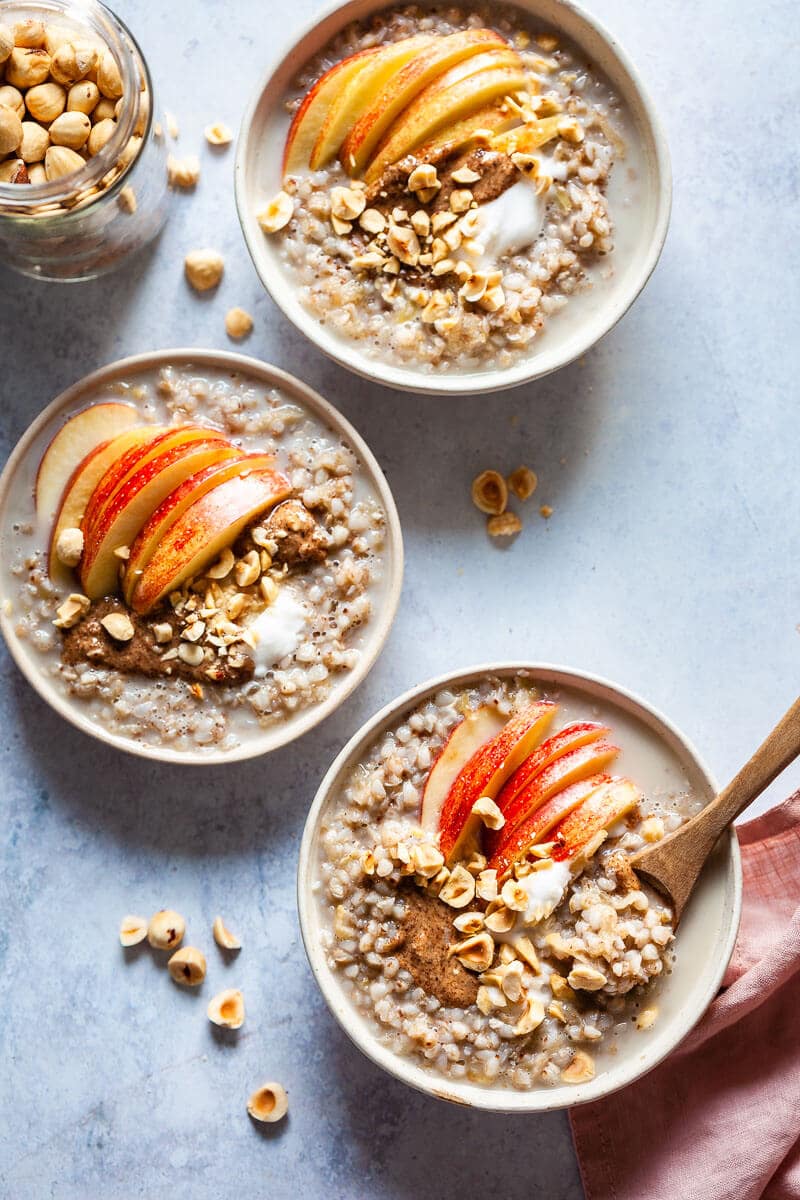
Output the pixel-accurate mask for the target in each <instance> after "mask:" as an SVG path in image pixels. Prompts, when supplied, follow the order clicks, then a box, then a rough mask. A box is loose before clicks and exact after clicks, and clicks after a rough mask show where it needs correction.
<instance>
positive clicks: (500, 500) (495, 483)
mask: <svg viewBox="0 0 800 1200" xmlns="http://www.w3.org/2000/svg"><path fill="white" fill-rule="evenodd" d="M472 502H473V504H474V505H475V506H476V508H479V509H480V510H481V512H483V513H488V514H489V515H490V516H499V515H500V513H503V512H505V509H506V505H507V504H508V488H507V486H506V481H505V479H504V478H503V476H502V475H501V474H500V472H499V471H481V473H480V475H477V476H476V477H475V479H473V481H472Z"/></svg>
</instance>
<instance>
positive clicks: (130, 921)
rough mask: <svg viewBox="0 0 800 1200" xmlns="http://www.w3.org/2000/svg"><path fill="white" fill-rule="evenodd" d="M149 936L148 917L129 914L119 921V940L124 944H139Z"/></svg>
mask: <svg viewBox="0 0 800 1200" xmlns="http://www.w3.org/2000/svg"><path fill="white" fill-rule="evenodd" d="M146 937H147V918H146V917H136V916H133V915H132V914H130V913H129V914H128V915H127V916H125V917H123V918H122V920H121V921H120V923H119V940H120V942H121V943H122V945H123V946H138V945H139V943H140V942H143V941H144V939H145V938H146Z"/></svg>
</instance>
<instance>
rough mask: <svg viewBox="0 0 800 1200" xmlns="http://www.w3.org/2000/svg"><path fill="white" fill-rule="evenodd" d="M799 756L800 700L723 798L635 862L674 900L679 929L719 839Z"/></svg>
mask: <svg viewBox="0 0 800 1200" xmlns="http://www.w3.org/2000/svg"><path fill="white" fill-rule="evenodd" d="M798 754H800V699H798V700H795V702H794V704H793V705H792V707H791V708H790V709H789V711H788V712H787V713H785V714H784V716H783V717H782V718H781V720H780V721H779V722H778V724H777V725H776V726H775V728H774V729H773V730H772V732H771V733H770V734H769V735H768V736H767V737H766V738H765V740H764V741H763V742H762V743H761V745H760V746H759V748H758V749H757V750H756V752H755V754H754V755H753V757H752V758H751V759H750V760H749V761H748V762H746V763H745V765H744V766H743V767H742V769H741V771H739V773H738V775H736V776H735V777H734V778H733V780H732V781H731V782H730V783H729V784H728V786H727V787H726V788H724V789H723V790H722V791H721V792H720V793H719V795H718V796H717V797H716V798H715V799H714V800H712V801H711V803H710V804H707V805H706V807H705V808H704V809H703V810H702V812H699V813H697V815H696V816H694V817H692V819H691V820H690V821H687V822H686V824H685V825H681V827H680V829H676V830H675V832H674V833H671V834H670V835H669V836H668V837H665V838H664V839H663V841H660V842H658V843H656V844H655V845H653V846H647V847H646V848H645V849H644V850H639V851H638V852H637V853H636V854H633V855H632V856H631V858H630V865H631V866H632V867H633V869H634V871H636V873H637V874H638V875H640V876H641V877H642V879H644V880H645V881H646V882H647V883H649V884H651V885H652V886H653V887H654V888H656V890H657V891H659V892H661V894H662V895H663V896H665V897H666V898H667V900H669V902H670V904H671V905H672V910H673V913H674V924H675V926H676V927H677V925H678V922H679V921H680V919H681V916H682V915H683V911H684V909H685V908H686V903H687V901H688V899H689V897H690V895H691V894H692V890H693V888H694V885H695V884H696V883H697V879H698V876H699V875H700V872H701V871H702V869H703V866H704V864H705V861H706V859H707V858H708V856H709V854H710V853H711V851H712V850H713V849H714V847H715V845H716V844H717V841H718V840H719V838H720V836H721V835H722V834H723V833H724V832H725V830H726V829H727V827H728V826H729V825H730V824H731V822H732V821H735V819H736V818H737V817H738V816H739V814H740V813H741V812H743V811H744V810H745V809H746V808H747V806H748V805H749V804H752V802H753V801H754V800H755V799H756V797H758V796H760V795H761V793H762V792H763V791H764V789H765V788H766V787H769V785H770V784H771V783H772V781H773V779H776V778H777V777H778V775H780V773H781V771H783V770H785V768H786V767H788V765H789V763H791V762H793V761H794V759H795V758H797V756H798Z"/></svg>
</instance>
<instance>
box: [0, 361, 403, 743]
mask: <svg viewBox="0 0 800 1200" xmlns="http://www.w3.org/2000/svg"><path fill="white" fill-rule="evenodd" d="M175 365H177V366H180V365H184V366H193V365H194V366H199V367H203V366H205V367H215V368H217V369H221V370H223V371H224V370H229V371H230V370H236V371H240V372H242V373H244V374H247V375H249V376H250V377H254V378H256V379H258V380H259V381H260V382H262V383H264V384H266V385H267V386H269V387H277V388H279V389H280V390H281V391H282V392H284V393H285V394H286V395H287V396H289V397H290V398H295V399H297V400H298V401H299V402H300V403H302V404H303V405H305V406H307V407H308V408H309V409H310V410H311V412H312V413H313V414H314V415H315V417H317V418H319V419H321V420H322V422H323V423H325V424H328V425H329V426H330V427H331V428H332V429H333V430H334V431H335V432H336V433H337V434H338V435H340V436H342V437H343V438H344V439H345V440H346V441H347V442H348V443H349V444H350V445H352V447H353V449H354V450H355V452H356V453H357V454H358V456H359V459H360V461H361V463H362V466H363V469H364V472H365V475H366V477H367V478H368V479H369V481H370V483H371V485H372V486H373V487H374V488H375V490H376V492H377V494H378V497H379V499H380V501H381V504H382V505H383V508H384V511H385V513H386V529H387V538H386V547H387V550H386V552H385V556H384V570H385V572H386V575H387V579H386V595H385V599H384V603H383V604H382V606H381V611H380V613H378V614H377V615H376V617H374V618H373V621H374V625H373V631H372V637H371V639H370V642H369V648H368V650H365V652H364V653H363V655H362V658H361V660H360V661H359V662H358V664H357V665H356V667H355V668H354V669H353V670H352V671H351V672H350V673H349V675H347V676H346V677H345V678H344V679H343V680H342V686H341V688H340V689H339V688H337V689H334V690H333V691H332V693H331V694H330V695H329V696H327V697H326V698H325V700H324V701H323V702H322V703H321V704H319V705H315V706H313V707H311V708H309V709H308V710H306V711H305V712H304V713H302V714H301V715H300V716H298V718H297V720H296V721H293V722H292V723H291V724H290V725H289V726H288V727H287V726H286V725H285V724H281V725H278V726H276V727H275V729H270V730H261V731H260V733H259V734H258V735H254V736H253V737H252V738H248V739H247V741H246V742H243V743H242V744H240V745H239V746H237V747H235V748H234V749H233V750H230V751H224V752H223V751H218V750H217V751H215V750H209V751H207V752H202V751H199V750H186V751H178V750H174V749H171V748H170V747H168V746H166V745H165V746H151V745H147V744H145V743H142V744H139V743H137V742H135V741H133V740H132V739H130V738H124V737H122V736H121V735H119V734H116V733H113V732H111V731H110V730H107V729H105V728H104V727H103V726H102V725H101V724H100V723H99V722H97V721H95V720H93V719H91V718H90V717H89V716H87V715H85V714H84V713H82V712H81V711H80V710H79V707H78V705H79V701H77V700H73V699H71V698H69V697H67V696H63V695H62V694H61V692H60V691H59V689H58V688H57V686H56V684H55V683H54V682H53V683H51V681H50V680H49V679H48V678H47V677H46V676H45V674H44V673H43V671H41V670H35V669H33V668H32V667H31V665H30V663H29V662H28V660H27V658H26V657H25V655H24V654H23V653H22V652H21V650H20V647H19V642H18V638H17V636H16V634H15V633H14V629H13V617H11V616H9V615H8V614H7V613H5V612H4V611H3V610H2V609H0V633H2V635H3V638H4V639H5V643H6V646H7V647H8V650H9V653H10V655H11V657H12V659H13V660H14V662H15V663H16V665H17V667H18V668H19V670H20V671H21V673H22V674H23V675H24V676H25V678H26V679H27V680H28V682H29V683H30V684H31V685H32V686H33V688H34V689H35V691H36V692H38V694H39V695H40V696H41V697H42V699H43V700H45V701H46V702H47V703H48V704H49V705H50V707H51V708H53V709H55V711H56V712H57V713H59V715H60V716H62V717H64V718H65V719H66V720H67V721H69V722H70V724H72V725H74V726H75V727H76V728H77V729H80V730H81V731H82V732H83V733H87V734H89V735H90V736H92V737H95V738H97V739H98V740H99V741H102V742H105V743H106V744H107V745H110V746H113V747H115V749H118V750H124V751H126V752H127V753H129V754H134V755H136V756H137V757H140V758H148V759H154V760H156V761H159V762H169V763H180V764H181V765H183V766H216V765H227V764H228V763H233V762H241V761H243V760H245V759H250V758H258V757H260V756H261V755H263V754H270V753H272V751H274V750H278V749H279V748H280V747H282V746H285V745H288V744H289V743H290V742H293V741H295V739H296V738H299V737H302V736H303V735H304V734H306V733H308V732H309V731H310V730H311V729H313V728H314V727H315V726H316V725H318V724H319V723H320V722H321V721H323V720H324V719H325V718H326V717H328V716H330V714H331V713H333V712H334V711H335V710H336V709H337V708H338V707H339V706H340V705H341V704H343V703H344V702H345V701H346V700H347V699H348V697H349V696H350V695H352V693H353V692H354V691H355V689H356V688H357V687H358V686H359V685H360V684H361V683H363V682H364V680H365V679H366V677H367V675H368V674H369V672H370V671H371V670H372V667H373V666H374V664H375V662H376V660H377V659H378V656H379V655H380V653H381V651H382V650H383V648H384V646H385V644H386V640H387V638H388V636H389V633H390V631H391V628H392V625H393V624H394V619H395V617H396V615H397V609H398V605H399V602H400V592H401V589H402V583H403V566H404V549H403V534H402V530H401V526H400V518H399V516H398V512H397V506H396V504H395V500H394V496H393V495H392V491H391V488H390V487H389V483H388V480H387V479H386V476H385V475H384V473H383V470H382V468H381V466H380V464H379V463H378V460H377V458H376V457H375V455H374V454H373V452H372V450H371V449H370V448H369V446H368V445H367V443H366V441H365V440H364V438H363V437H362V435H361V434H360V433H359V432H358V430H357V429H355V428H354V426H353V425H352V424H351V423H350V421H348V419H347V418H346V417H345V416H343V415H342V413H340V412H339V410H338V409H337V408H336V407H335V406H334V405H333V404H332V403H331V401H330V400H326V399H325V397H324V396H321V395H320V394H319V392H317V391H315V390H314V389H313V388H311V387H309V385H308V384H307V383H304V382H303V381H302V380H301V379H298V378H297V376H295V375H291V374H290V373H289V372H288V371H284V370H282V369H281V368H280V367H275V366H273V365H272V364H271V363H265V362H262V361H260V360H259V359H257V358H253V357H251V356H250V355H246V354H239V353H237V352H235V351H232V350H201V349H195V348H191V347H180V348H176V349H166V350H152V351H145V352H143V353H140V354H132V355H129V356H127V357H125V358H120V359H116V360H115V361H114V362H111V363H107V364H106V365H105V366H103V367H99V368H97V370H95V371H92V372H90V373H89V374H88V375H85V376H83V377H82V378H81V379H79V380H77V381H76V382H75V383H73V384H71V385H70V386H69V387H67V388H65V389H64V390H63V391H62V392H60V393H59V394H58V395H57V396H56V397H55V399H54V400H52V401H51V402H50V403H49V404H48V405H47V407H46V408H44V409H43V410H42V411H41V412H40V413H39V414H38V416H36V417H35V418H34V420H33V421H32V422H31V424H30V425H28V426H27V428H26V429H25V431H24V433H23V434H22V436H21V437H20V438H19V440H18V442H17V443H16V445H15V447H14V449H13V450H12V452H11V454H10V456H9V458H8V460H7V462H6V464H5V466H4V468H3V471H2V474H0V515H4V514H5V513H6V510H7V505H8V501H9V498H10V496H11V494H12V493H13V489H14V483H15V477H16V472H17V468H18V467H19V465H20V463H21V462H22V461H23V460H24V459H25V456H26V455H27V453H28V452H29V449H30V447H31V445H32V443H33V442H34V440H35V439H36V438H37V437H38V436H39V434H40V433H41V432H42V431H43V430H44V428H45V427H46V425H47V424H48V423H49V422H50V421H51V420H52V419H53V418H54V417H55V416H57V415H58V413H59V412H62V411H63V410H65V409H68V408H69V407H70V406H71V405H74V404H77V403H79V402H80V400H81V399H82V397H84V396H88V394H90V393H91V392H93V391H96V390H97V389H99V388H100V387H102V386H103V385H104V384H107V383H111V382H113V381H114V380H116V379H119V378H120V377H124V376H125V375H128V374H133V373H135V372H141V371H145V370H148V369H154V368H158V367H161V366H175ZM5 536H6V534H5V528H2V529H0V543H1V542H2V540H3V539H4V538H5Z"/></svg>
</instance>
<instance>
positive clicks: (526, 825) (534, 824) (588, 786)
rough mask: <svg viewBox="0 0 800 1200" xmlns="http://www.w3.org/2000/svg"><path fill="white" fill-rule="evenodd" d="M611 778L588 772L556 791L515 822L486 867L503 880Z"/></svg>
mask: <svg viewBox="0 0 800 1200" xmlns="http://www.w3.org/2000/svg"><path fill="white" fill-rule="evenodd" d="M610 780H611V776H610V775H603V774H601V775H591V776H590V777H589V778H588V779H579V780H578V782H577V783H572V784H570V785H569V787H565V788H563V789H562V790H561V791H560V792H556V794H555V796H552V797H551V798H550V799H549V800H548V801H546V803H544V804H543V805H542V806H541V807H540V808H537V809H534V811H533V812H532V813H531V814H530V816H528V817H526V819H525V820H524V821H521V822H520V823H519V825H517V827H516V829H515V830H514V831H513V833H512V834H511V836H510V837H509V838H507V839H506V840H505V842H503V845H502V848H501V849H500V850H497V851H496V852H495V853H494V854H493V855H492V856H491V858H490V859H489V862H488V863H487V866H488V867H489V869H490V870H494V871H497V878H498V879H503V878H504V877H505V876H506V875H508V873H509V871H510V870H511V869H512V867H513V866H514V864H515V863H518V862H520V861H521V860H522V859H524V858H525V857H526V855H527V854H528V851H529V850H530V849H531V847H532V846H535V845H537V844H538V843H539V842H545V841H547V836H548V834H549V833H550V830H551V829H554V828H555V826H556V825H557V824H558V823H559V821H561V820H563V818H564V817H565V816H566V815H567V814H568V813H570V812H572V810H573V808H577V807H578V805H579V804H582V803H583V801H584V800H586V799H587V798H588V797H589V796H590V795H591V794H592V792H594V791H596V790H597V788H599V787H602V786H603V784H606V783H609V782H610Z"/></svg>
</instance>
